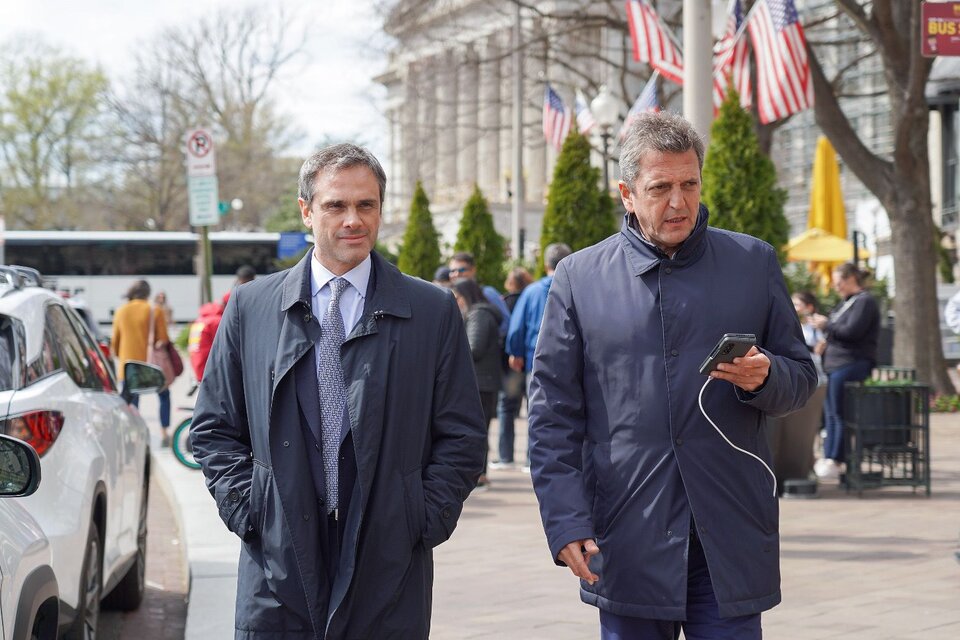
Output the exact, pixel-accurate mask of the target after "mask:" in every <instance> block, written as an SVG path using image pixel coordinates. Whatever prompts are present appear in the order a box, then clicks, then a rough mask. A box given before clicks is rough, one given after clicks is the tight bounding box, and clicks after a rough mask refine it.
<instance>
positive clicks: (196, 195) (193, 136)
mask: <svg viewBox="0 0 960 640" xmlns="http://www.w3.org/2000/svg"><path fill="white" fill-rule="evenodd" d="M186 157H187V197H188V200H189V202H190V224H191V225H193V226H194V227H199V228H200V246H199V247H198V254H199V259H198V261H197V262H198V265H197V266H198V269H197V274H198V275H199V276H200V304H205V303H207V302H210V301H211V300H212V299H213V290H212V289H213V287H212V286H211V284H210V277H211V272H212V270H213V269H212V264H213V256H211V255H210V238H209V235H208V228H209V226H210V225H212V224H217V223H218V222H220V210H219V207H218V204H219V201H220V197H219V195H220V194H219V185H218V184H217V157H216V152H215V151H214V148H213V135H211V133H210V132H209V131H208V130H207V129H193V130H192V131H188V132H187V135H186Z"/></svg>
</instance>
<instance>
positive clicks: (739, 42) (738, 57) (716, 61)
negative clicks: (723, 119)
mask: <svg viewBox="0 0 960 640" xmlns="http://www.w3.org/2000/svg"><path fill="white" fill-rule="evenodd" d="M742 25H743V7H741V5H740V0H732V1H731V2H730V10H729V11H728V12H727V30H726V32H725V33H724V34H723V38H721V39H720V41H719V42H718V43H717V46H716V47H715V48H714V52H713V111H714V114H716V112H717V111H719V109H720V105H721V104H723V101H724V100H725V99H726V97H727V87H728V86H729V85H730V83H731V82H732V83H733V87H734V88H735V89H736V90H737V93H739V94H740V105H741V106H742V107H743V108H744V109H749V108H750V103H751V98H752V96H751V93H752V90H751V86H750V58H749V54H748V52H747V41H746V39H744V38H743V37H741V36H742V34H741V31H740V30H741V27H742Z"/></svg>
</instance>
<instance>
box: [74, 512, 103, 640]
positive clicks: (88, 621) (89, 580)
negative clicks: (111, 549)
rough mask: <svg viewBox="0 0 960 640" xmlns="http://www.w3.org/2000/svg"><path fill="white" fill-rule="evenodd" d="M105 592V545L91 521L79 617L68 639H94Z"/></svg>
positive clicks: (84, 560)
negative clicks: (101, 542)
mask: <svg viewBox="0 0 960 640" xmlns="http://www.w3.org/2000/svg"><path fill="white" fill-rule="evenodd" d="M102 594H103V547H101V546H100V531H99V530H98V529H97V525H96V524H94V523H93V522H91V523H90V533H89V534H88V535H87V548H86V552H85V554H84V556H83V571H82V572H81V574H80V602H79V603H77V618H76V620H74V621H73V625H72V626H71V627H70V630H69V631H68V632H67V634H66V636H65V637H66V638H67V640H94V639H95V638H96V637H97V625H98V624H99V622H100V596H101V595H102Z"/></svg>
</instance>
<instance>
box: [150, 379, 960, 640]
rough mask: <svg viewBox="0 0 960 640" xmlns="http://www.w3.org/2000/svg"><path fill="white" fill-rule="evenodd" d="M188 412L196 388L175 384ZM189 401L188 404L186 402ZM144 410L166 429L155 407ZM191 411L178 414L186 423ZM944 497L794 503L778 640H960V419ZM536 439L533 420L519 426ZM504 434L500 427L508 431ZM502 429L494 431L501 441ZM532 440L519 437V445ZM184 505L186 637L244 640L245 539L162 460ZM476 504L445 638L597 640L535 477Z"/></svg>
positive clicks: (439, 563)
mask: <svg viewBox="0 0 960 640" xmlns="http://www.w3.org/2000/svg"><path fill="white" fill-rule="evenodd" d="M173 391H174V406H175V407H176V406H177V405H178V404H184V398H183V394H184V393H185V391H186V382H185V381H178V382H177V383H176V384H175V387H174V390H173ZM178 397H179V398H180V400H179V401H178V400H177V398H178ZM142 406H143V412H144V415H145V416H146V417H147V418H148V419H149V420H150V421H151V423H152V424H154V425H155V424H156V418H155V416H156V409H155V407H156V401H155V400H153V399H152V398H149V399H148V398H145V399H144V402H143V403H142ZM181 415H182V414H181V413H179V412H177V411H174V421H175V422H176V421H177V420H178V419H179V417H180V416H181ZM931 422H932V435H931V452H932V458H933V465H932V466H933V495H932V496H931V497H930V498H927V497H925V496H924V495H923V494H922V493H918V494H916V495H914V494H913V493H912V491H911V490H910V489H904V488H887V489H883V490H880V491H866V492H864V494H863V497H862V498H858V497H857V496H856V494H847V493H845V492H843V491H841V490H840V489H839V488H838V487H837V486H836V485H833V486H826V487H822V488H821V492H820V497H819V498H817V499H813V500H781V502H780V505H781V535H782V550H781V568H782V573H783V603H782V604H781V605H780V606H778V607H776V608H775V609H773V610H772V611H770V612H768V613H766V614H765V615H764V624H763V626H764V632H765V633H764V637H765V638H766V639H767V640H795V639H796V640H800V639H803V640H809V639H810V638H816V639H818V640H820V639H829V638H841V637H842V638H845V639H850V640H859V639H862V640H883V639H890V640H893V639H896V640H913V639H916V640H921V639H922V640H955V639H956V638H960V564H957V562H956V561H955V560H954V557H953V552H954V550H955V549H956V548H957V543H958V534H960V508H958V506H960V500H958V499H960V415H956V414H934V415H933V416H932V419H931ZM517 426H518V431H520V432H523V431H524V429H523V427H522V421H518V423H517ZM495 430H496V429H494V431H495ZM493 437H495V434H491V440H492V439H493ZM524 446H525V444H524V443H523V442H522V441H518V443H517V450H518V451H522V450H523V448H524ZM157 458H158V460H160V462H161V466H162V469H163V471H164V472H165V473H167V474H168V477H169V479H170V482H171V485H172V486H173V487H174V491H175V492H176V495H177V497H178V500H179V508H180V511H181V514H182V519H183V524H184V528H185V535H184V538H185V539H186V544H187V552H188V557H189V561H190V569H191V574H192V588H191V595H190V604H189V614H188V620H187V633H186V638H187V639H188V640H191V639H198V640H199V639H201V638H202V640H219V639H221V638H222V639H224V640H227V639H229V638H232V637H233V632H232V629H233V624H232V622H233V599H234V594H235V585H234V581H235V577H236V562H237V555H238V552H239V543H238V541H237V540H236V538H235V537H234V536H233V535H232V534H230V533H229V532H228V531H227V530H226V529H225V528H224V526H223V525H222V523H221V522H220V520H219V518H218V517H217V514H216V509H215V505H214V503H213V500H212V498H210V496H209V494H208V493H207V492H206V490H205V488H204V487H203V483H202V479H201V476H200V474H199V473H198V472H191V471H189V470H187V469H186V468H184V467H182V466H180V465H179V464H178V463H177V462H176V461H175V460H174V459H173V457H172V455H170V454H169V452H167V451H163V452H160V454H159V455H158V456H157ZM490 478H491V482H492V487H491V489H490V490H489V491H487V492H484V493H477V494H474V495H473V496H471V497H470V499H469V500H468V501H467V505H466V508H465V510H464V514H463V517H462V519H461V520H460V524H459V526H458V528H457V531H456V532H455V533H454V535H453V538H452V539H451V540H450V541H449V542H447V543H445V544H443V545H441V546H440V547H438V548H437V550H436V551H435V559H436V582H435V588H434V617H433V627H432V629H433V630H432V633H431V638H433V639H434V640H461V639H472V638H485V639H490V640H493V639H504V638H506V639H518V640H520V639H522V640H538V639H542V640H566V639H571V640H573V639H590V638H596V637H598V635H599V634H598V623H597V613H596V610H595V609H593V608H592V607H589V606H587V605H584V604H582V603H581V602H580V600H579V596H578V593H577V583H576V580H575V579H574V578H573V577H572V576H571V575H570V574H569V572H568V571H567V570H566V569H562V568H558V567H556V566H554V565H553V563H552V561H551V560H550V558H549V557H548V555H549V553H548V551H547V549H546V543H545V542H544V536H543V531H542V529H541V528H540V521H539V515H538V513H537V509H536V500H535V498H534V496H533V491H532V489H531V488H530V476H529V475H526V474H523V473H522V472H521V471H520V470H509V471H491V473H490Z"/></svg>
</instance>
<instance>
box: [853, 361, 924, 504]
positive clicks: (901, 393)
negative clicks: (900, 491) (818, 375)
mask: <svg viewBox="0 0 960 640" xmlns="http://www.w3.org/2000/svg"><path fill="white" fill-rule="evenodd" d="M875 380H876V378H875ZM891 382H892V383H891ZM844 423H845V435H846V438H847V472H846V483H847V490H851V489H852V490H856V491H858V492H862V491H863V489H871V488H879V487H885V486H894V485H900V486H909V487H913V489H914V491H916V489H917V488H918V487H924V488H925V489H926V494H927V495H930V387H929V386H928V385H925V384H920V383H917V382H911V381H909V379H907V380H902V381H899V380H897V379H896V378H895V379H893V380H892V381H887V382H885V383H883V384H873V385H871V384H861V383H859V382H848V383H847V384H846V385H845V386H844Z"/></svg>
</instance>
